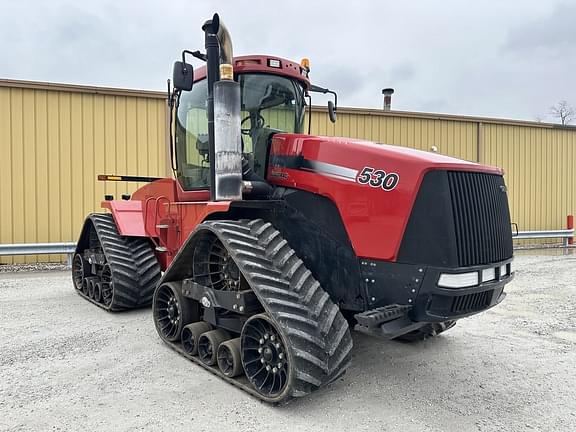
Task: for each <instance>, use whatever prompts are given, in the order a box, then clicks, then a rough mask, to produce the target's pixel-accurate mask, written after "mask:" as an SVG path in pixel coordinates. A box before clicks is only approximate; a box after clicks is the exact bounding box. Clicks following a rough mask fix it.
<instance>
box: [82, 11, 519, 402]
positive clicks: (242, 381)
mask: <svg viewBox="0 0 576 432" xmlns="http://www.w3.org/2000/svg"><path fill="white" fill-rule="evenodd" d="M203 31H204V33H205V47H206V52H205V53H201V52H199V51H195V52H189V51H184V52H183V53H182V61H181V62H180V61H179V62H176V63H175V66H174V76H173V84H174V91H170V89H169V92H168V93H169V105H170V108H171V122H170V135H171V138H172V137H173V139H171V141H170V149H171V160H172V164H173V169H174V173H175V176H174V177H175V178H162V179H155V178H143V177H123V176H103V179H104V180H128V181H129V180H136V181H145V180H148V181H149V183H148V184H147V185H146V186H144V187H142V188H140V189H139V190H137V191H136V192H135V193H134V194H133V195H132V197H128V196H124V197H123V199H122V200H113V199H112V197H107V200H106V201H104V202H103V207H105V208H107V209H108V210H109V212H108V213H105V214H91V215H89V216H88V218H87V219H86V222H85V224H84V227H83V229H82V232H81V235H80V238H79V241H78V246H77V249H76V254H75V257H74V261H73V280H74V285H75V288H76V289H77V290H78V293H79V294H80V295H82V296H84V297H85V298H86V299H88V300H90V301H92V302H93V303H95V304H97V305H99V306H101V307H102V308H104V309H107V310H110V311H119V310H125V309H131V308H136V307H142V306H147V305H149V304H150V303H152V308H153V319H154V323H155V325H156V328H157V330H158V333H159V335H160V337H161V338H162V339H163V340H164V341H165V342H166V343H167V344H168V345H169V346H171V347H172V348H173V349H175V350H176V351H177V352H179V353H180V354H182V355H183V356H185V357H187V358H188V359H190V360H193V361H194V362H196V363H198V364H200V365H202V366H203V367H205V368H206V369H208V370H210V371H211V372H213V373H215V374H217V375H218V376H220V377H222V378H223V379H225V380H227V381H228V382H230V383H232V384H234V385H237V386H239V387H240V388H242V389H244V390H245V391H247V392H249V393H251V394H253V395H255V396H257V397H258V398H260V399H262V400H265V401H268V402H283V401H287V400H288V399H290V398H292V397H299V396H304V395H306V394H308V393H310V392H312V391H314V390H316V389H318V388H319V387H322V386H324V385H325V384H327V383H329V382H331V381H333V380H335V379H336V378H338V377H339V376H341V375H342V374H343V373H344V372H345V370H346V368H347V366H348V365H349V363H350V357H351V354H350V353H351V349H352V338H351V335H350V326H353V327H354V328H355V329H356V330H358V331H361V332H365V333H369V334H371V335H375V336H379V337H381V338H385V339H403V340H408V341H411V340H420V339H424V338H426V337H429V336H435V335H437V334H438V333H440V332H442V331H444V330H446V329H448V328H450V327H452V326H453V325H454V323H455V321H456V320H457V319H459V318H462V317H466V316H469V315H472V314H476V313H478V312H481V311H484V310H486V309H488V308H490V307H492V306H494V305H496V304H498V303H499V302H501V301H502V300H503V298H504V297H505V294H504V292H503V289H504V285H505V284H506V283H508V282H510V280H511V279H512V277H513V273H512V271H511V268H510V265H511V261H512V234H511V228H510V217H509V211H508V201H507V196H506V187H505V185H504V181H503V177H502V171H501V170H500V169H497V168H492V167H488V166H483V165H479V164H475V163H471V162H466V161H462V160H457V159H453V158H450V157H445V156H442V155H438V154H434V153H427V152H422V151H416V150H411V149H407V148H401V147H396V146H388V145H379V144H374V143H370V142H366V141H360V140H352V139H348V138H328V137H320V136H310V135H305V134H303V133H302V132H303V129H304V118H305V116H304V114H305V107H306V103H305V98H306V97H307V95H308V93H309V92H311V91H319V92H322V93H327V92H330V91H329V90H327V89H323V88H320V87H316V86H313V85H311V84H310V81H309V77H308V75H309V66H308V63H307V62H306V61H303V62H302V64H300V63H297V62H294V61H289V60H285V59H282V58H278V57H274V56H243V57H236V58H234V57H233V56H232V44H231V39H230V36H229V34H228V32H227V31H226V29H225V27H224V26H223V25H222V24H221V23H220V22H219V19H218V15H215V16H214V17H213V19H212V20H209V21H207V22H206V23H205V24H204V26H203ZM186 55H191V56H194V57H196V58H198V59H201V60H202V61H204V62H206V65H205V66H203V67H201V68H199V69H197V70H196V71H193V69H192V66H191V65H190V64H188V63H186V60H185V56H186ZM329 113H330V115H331V117H332V118H334V117H335V115H334V114H335V105H334V104H331V103H329Z"/></svg>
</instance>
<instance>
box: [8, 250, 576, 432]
mask: <svg viewBox="0 0 576 432" xmlns="http://www.w3.org/2000/svg"><path fill="white" fill-rule="evenodd" d="M533 253H534V252H531V255H521V256H518V257H517V259H516V261H515V268H516V271H517V273H516V280H515V281H514V282H513V283H512V284H510V285H509V286H508V287H509V288H508V290H507V291H508V298H507V299H506V300H505V302H504V303H503V304H501V305H500V306H498V307H496V308H494V309H492V310H490V311H488V312H486V313H484V314H481V315H478V316H475V317H472V318H468V319H464V320H461V321H460V322H459V323H458V325H457V326H456V327H454V328H453V329H452V330H450V331H448V332H447V333H446V334H444V335H442V336H440V337H438V338H435V339H433V340H427V341H424V342H421V343H417V344H413V345H406V344H401V343H395V342H381V341H379V340H377V339H373V338H370V337H367V336H364V335H360V334H355V335H354V343H355V351H354V359H353V365H352V367H351V368H350V369H349V371H348V373H347V374H346V375H345V376H344V377H343V378H342V379H340V380H339V381H338V382H336V383H334V384H333V385H331V386H329V387H328V388H326V389H324V390H322V391H320V392H317V393H316V394H313V395H311V396H309V397H308V398H304V399H299V400H296V401H294V402H292V403H291V404H288V405H287V406H284V407H272V406H269V405H266V404H263V403H261V402H259V401H257V400H255V399H254V398H252V397H250V396H248V395H246V394H245V393H243V392H241V391H240V390H237V389H235V388H233V387H231V386H229V385H228V384H226V383H224V382H222V381H220V380H219V379H218V378H216V377H215V376H213V375H212V374H210V373H208V372H206V371H204V370H203V369H202V368H200V367H199V366H196V365H194V364H193V363H191V362H189V361H187V360H185V359H184V358H182V357H180V356H178V355H177V354H176V353H175V352H173V351H172V350H170V349H169V348H168V347H166V346H165V345H163V344H162V343H161V342H160V340H159V338H158V337H157V335H156V331H155V329H154V325H153V323H152V320H151V317H150V311H149V310H139V311H133V312H128V313H123V314H110V313H106V312H104V311H102V310H100V309H99V308H96V307H94V306H93V305H91V304H89V303H88V302H86V301H84V300H82V299H81V298H80V296H78V295H77V294H75V293H74V290H73V288H72V284H71V282H70V277H69V275H68V273H65V272H59V271H53V272H44V273H4V274H1V275H0V329H1V334H0V336H1V337H0V430H8V431H20V430H22V431H24V430H25V431H51V430H52V431H54V430H71V431H78V430H87V431H100V430H101V431H132V430H177V429H182V430H195V431H227V430H229V431H237V430H239V431H252V430H264V429H265V428H266V430H273V431H275V432H277V431H284V430H286V431H288V430H289V431H324V430H326V431H340V430H343V431H344V430H345V431H356V430H372V431H374V430H378V431H381V430H386V431H403V432H405V431H418V432H421V431H525V430H527V431H574V430H576V368H575V365H576V313H575V310H576V287H575V286H574V279H575V276H576V270H575V268H574V267H573V266H574V265H575V264H576V255H573V254H570V255H564V256H562V255H560V256H558V255H554V252H551V253H547V254H543V253H542V252H540V253H541V254H540V255H533ZM192 428H193V429H192Z"/></svg>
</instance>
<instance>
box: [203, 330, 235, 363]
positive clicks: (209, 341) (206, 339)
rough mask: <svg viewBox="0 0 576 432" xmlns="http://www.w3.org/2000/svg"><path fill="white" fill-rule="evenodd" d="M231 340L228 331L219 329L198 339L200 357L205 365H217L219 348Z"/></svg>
mask: <svg viewBox="0 0 576 432" xmlns="http://www.w3.org/2000/svg"><path fill="white" fill-rule="evenodd" d="M228 339H230V334H229V333H228V332H227V331H226V330H222V329H217V330H210V331H208V332H206V333H202V334H201V335H200V338H199V339H198V357H200V361H202V363H204V364H205V365H208V366H212V365H215V364H216V360H217V353H218V348H219V347H220V344H221V343H222V342H225V341H227V340H228Z"/></svg>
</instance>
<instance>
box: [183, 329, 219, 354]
mask: <svg viewBox="0 0 576 432" xmlns="http://www.w3.org/2000/svg"><path fill="white" fill-rule="evenodd" d="M210 330H212V325H210V324H209V323H207V322H205V321H198V322H195V323H192V324H188V325H187V326H185V327H184V328H183V329H182V347H183V348H184V351H186V353H187V354H190V355H198V339H200V336H201V335H202V333H206V332H208V331H210Z"/></svg>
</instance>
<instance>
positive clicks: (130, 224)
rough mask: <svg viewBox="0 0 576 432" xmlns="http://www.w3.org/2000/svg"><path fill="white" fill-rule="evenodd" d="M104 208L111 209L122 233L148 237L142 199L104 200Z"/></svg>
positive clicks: (119, 231)
mask: <svg viewBox="0 0 576 432" xmlns="http://www.w3.org/2000/svg"><path fill="white" fill-rule="evenodd" d="M102 208H107V209H108V210H110V213H112V217H113V218H114V222H116V227H117V228H118V233H119V234H120V235H123V236H131V237H148V235H147V234H146V229H145V227H144V214H143V213H142V201H137V200H129V201H102Z"/></svg>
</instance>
